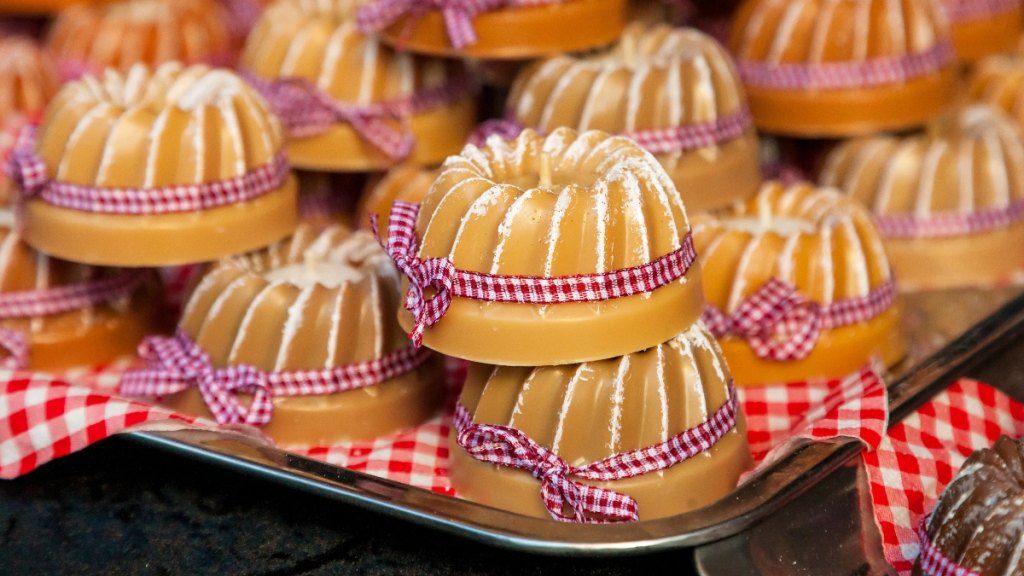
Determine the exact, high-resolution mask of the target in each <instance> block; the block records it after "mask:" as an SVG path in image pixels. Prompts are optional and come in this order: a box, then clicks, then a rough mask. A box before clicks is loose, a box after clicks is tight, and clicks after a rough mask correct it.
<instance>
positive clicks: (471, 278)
mask: <svg viewBox="0 0 1024 576" xmlns="http://www.w3.org/2000/svg"><path fill="white" fill-rule="evenodd" d="M419 210H420V206H419V204H410V203H408V202H395V203H394V204H392V205H391V216H390V221H389V223H388V238H387V243H386V245H385V246H384V249H385V250H386V251H387V253H388V255H389V256H391V259H392V260H394V261H395V266H396V267H398V269H399V270H400V271H401V272H402V273H404V274H405V275H406V276H407V277H408V279H409V288H408V291H407V293H406V302H405V307H406V309H407V310H408V311H409V312H410V313H412V315H413V318H414V319H415V321H416V324H415V327H414V329H413V331H412V333H411V334H409V338H411V339H412V341H413V342H414V343H415V345H416V346H420V345H421V344H422V343H423V332H424V330H426V328H428V327H430V326H433V325H434V324H436V323H437V322H438V321H440V320H441V318H442V317H443V316H444V314H445V312H447V311H448V307H449V306H450V305H451V302H452V298H453V297H459V298H471V299H474V300H484V301H488V302H514V303H517V304H539V305H544V304H562V303H566V302H600V301H603V300H611V299H613V298H622V297H626V296H632V295H634V294H641V293H646V292H653V291H654V290H657V289H658V288H660V287H662V286H664V285H666V284H669V283H671V282H674V281H676V280H678V279H680V278H682V277H683V276H685V275H686V272H687V271H688V270H689V269H690V266H691V265H692V264H693V261H694V260H695V259H696V258H697V253H696V251H695V250H694V247H693V235H692V234H690V233H689V232H687V234H686V238H684V240H683V243H682V246H680V247H679V248H677V249H676V250H674V251H672V252H669V253H668V254H665V255H664V256H661V257H660V258H657V259H656V260H654V261H652V262H648V263H647V264H643V265H640V266H634V267H632V268H622V269H618V270H612V271H610V272H601V273H595V274H579V275H575V276H550V277H549V276H503V275H497V274H485V273H482V272H467V271H465V270H459V269H457V268H455V265H454V264H453V263H452V262H451V260H449V259H447V258H430V259H427V260H423V259H421V258H420V257H419V254H418V252H419V246H418V240H417V238H416V217H417V215H418V214H419ZM370 226H371V227H372V229H373V233H374V234H375V235H376V236H377V239H378V241H380V233H379V230H378V228H377V218H376V216H371V218H370ZM428 289H429V290H433V291H434V294H433V295H432V296H430V297H429V298H427V297H426V291H427V290H428Z"/></svg>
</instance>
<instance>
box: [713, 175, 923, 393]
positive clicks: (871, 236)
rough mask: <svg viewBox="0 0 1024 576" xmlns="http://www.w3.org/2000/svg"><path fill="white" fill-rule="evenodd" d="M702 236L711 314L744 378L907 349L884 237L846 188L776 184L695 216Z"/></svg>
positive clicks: (854, 362)
mask: <svg viewBox="0 0 1024 576" xmlns="http://www.w3.org/2000/svg"><path fill="white" fill-rule="evenodd" d="M693 234H694V241H695V244H696V246H697V253H698V254H700V257H701V262H702V265H703V269H704V270H703V283H704V295H705V298H706V299H707V306H708V311H707V312H706V314H705V321H706V322H707V323H708V325H709V326H710V327H711V329H712V331H713V332H714V333H715V335H716V336H717V337H718V338H719V343H720V344H721V346H722V349H723V351H724V353H725V358H726V359H727V360H728V363H729V366H730V368H731V369H732V373H733V376H734V378H735V379H736V382H737V383H738V384H740V385H748V384H766V383H778V382H796V381H803V380H807V379H810V378H822V377H824V378H836V377H842V376H845V375H847V374H850V373H853V372H855V371H856V370H857V369H858V368H860V367H862V366H864V365H865V364H866V363H868V362H869V361H871V359H872V358H874V357H876V356H878V357H881V359H882V360H883V361H884V362H885V363H886V365H892V364H894V363H895V362H896V361H898V360H900V359H902V357H903V355H904V354H905V352H906V346H905V344H904V342H903V339H902V335H901V333H900V314H899V309H898V307H897V305H896V302H895V288H894V285H893V277H892V273H891V271H890V269H889V261H888V259H887V258H886V253H885V249H884V248H883V245H882V241H881V238H880V237H879V236H878V232H877V231H876V230H875V227H874V226H873V225H872V223H871V218H870V215H869V214H868V212H867V211H866V210H864V209H863V208H862V207H860V206H859V205H857V204H856V203H855V202H854V201H853V200H851V199H849V198H845V197H844V196H843V195H842V194H840V193H839V192H838V191H836V190H822V189H816V188H815V187H814V186H812V185H810V184H794V185H791V186H788V187H787V186H785V185H783V184H781V183H779V182H768V183H766V184H765V185H764V187H763V188H762V189H761V191H760V192H759V193H758V194H757V196H755V197H754V198H753V199H751V200H750V201H748V202H747V203H741V204H736V205H735V206H733V207H732V208H730V209H729V210H726V211H723V212H721V213H718V214H716V215H697V216H695V217H694V220H693ZM767 309H770V310H771V314H764V315H762V314H761V313H760V312H759V311H763V310H767Z"/></svg>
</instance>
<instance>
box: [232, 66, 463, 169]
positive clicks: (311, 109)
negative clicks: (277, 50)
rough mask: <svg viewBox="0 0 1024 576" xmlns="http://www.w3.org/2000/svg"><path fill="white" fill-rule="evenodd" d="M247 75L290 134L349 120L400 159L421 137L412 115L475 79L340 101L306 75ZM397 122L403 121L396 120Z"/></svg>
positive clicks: (312, 132)
mask: <svg viewBox="0 0 1024 576" xmlns="http://www.w3.org/2000/svg"><path fill="white" fill-rule="evenodd" d="M246 80H248V81H249V83H250V84H252V86H253V87H254V88H255V89H256V90H257V91H258V92H259V93H260V94H261V95H262V96H263V98H264V99H265V100H266V101H267V103H269V104H270V107H271V109H273V110H274V113H275V114H277V115H278V116H279V117H280V118H281V120H282V121H283V123H284V125H285V127H287V129H288V135H289V136H291V137H293V138H308V137H310V136H316V135H318V134H323V133H324V132H326V131H328V130H330V129H331V128H332V127H333V126H334V125H336V124H339V123H347V124H349V125H350V126H351V127H352V129H353V130H355V131H356V132H357V133H358V134H359V135H360V136H362V138H363V139H365V140H366V141H367V142H368V143H369V144H370V145H372V146H373V147H375V148H377V149H378V150H380V151H381V152H383V153H384V154H385V155H386V156H387V157H388V158H391V159H393V160H399V159H402V158H405V157H406V156H408V155H409V154H410V153H411V152H412V147H413V145H414V144H415V139H414V138H413V134H412V132H411V131H410V127H409V118H410V117H411V116H412V115H413V114H418V113H421V112H425V111H428V110H432V109H435V108H438V107H440V106H444V105H446V104H449V103H451V102H454V101H455V100H458V99H460V98H462V97H464V96H466V95H467V94H468V93H469V92H470V90H471V88H472V83H471V82H470V80H469V78H468V77H467V76H465V75H459V76H455V77H453V78H450V79H449V80H448V81H447V82H445V83H444V84H442V85H439V86H436V87H433V88H425V89H422V90H419V91H417V92H416V93H414V94H413V95H411V96H410V97H408V98H398V99H394V100H387V101H383V102H374V103H372V104H349V103H343V102H337V101H335V100H334V99H333V98H331V97H330V96H329V95H327V94H325V93H324V92H323V91H321V90H320V89H318V88H317V87H316V86H314V85H313V84H312V83H310V82H308V81H306V80H304V79H302V78H283V79H278V80H266V79H264V78H260V77H258V76H256V75H254V74H247V75H246ZM396 124H397V126H396Z"/></svg>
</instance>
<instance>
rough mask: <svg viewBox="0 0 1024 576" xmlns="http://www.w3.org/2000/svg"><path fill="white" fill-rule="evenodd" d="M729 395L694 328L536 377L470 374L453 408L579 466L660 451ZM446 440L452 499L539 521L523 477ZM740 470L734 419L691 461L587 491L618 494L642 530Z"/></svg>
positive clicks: (703, 336) (533, 493) (529, 371)
mask: <svg viewBox="0 0 1024 576" xmlns="http://www.w3.org/2000/svg"><path fill="white" fill-rule="evenodd" d="M734 394H735V392H734V391H733V390H732V389H731V382H730V380H729V371H728V368H727V367H726V366H725V363H724V361H723V360H722V357H721V352H720V351H719V350H718V347H717V345H716V344H715V340H714V337H713V336H711V334H709V333H708V332H707V330H706V329H705V328H704V327H703V326H702V325H700V324H694V325H692V326H691V327H690V328H688V329H687V330H685V331H684V332H682V333H681V334H679V335H678V336H676V337H675V338H672V339H671V340H669V341H668V342H665V343H664V344H660V345H658V346H654V347H652V348H649V349H647V350H644V351H642V352H636V353H633V354H627V355H624V356H619V357H616V358H612V359H608V360H597V361H592V362H584V363H581V364H567V365H559V366H543V367H539V368H531V367H507V366H489V365H484V364H474V365H473V366H472V367H471V368H470V371H469V376H468V378H467V380H466V386H465V389H464V390H463V392H462V396H461V402H462V405H463V406H464V407H465V409H466V410H467V411H468V413H469V414H470V415H472V418H473V421H474V422H475V423H484V424H494V425H499V426H508V427H511V428H515V429H517V430H521V431H522V432H524V433H525V434H526V435H528V436H529V437H530V438H532V439H533V440H534V441H535V442H538V443H539V444H541V445H542V446H544V447H546V448H548V449H550V450H551V451H552V452H554V453H556V454H558V456H559V457H560V458H561V459H562V460H565V461H566V462H571V463H573V464H574V465H579V464H578V463H581V462H585V463H592V462H600V461H602V460H606V459H609V458H612V457H615V456H616V455H619V454H624V453H629V452H633V451H637V450H642V449H645V448H648V447H650V446H656V445H658V444H661V443H663V442H666V441H670V440H671V439H672V437H674V436H676V435H677V434H679V433H680V432H682V431H685V430H687V429H691V428H694V427H696V426H700V425H701V424H703V423H704V422H705V421H707V420H708V419H709V417H711V416H712V415H714V414H716V412H718V411H720V410H722V407H723V406H728V405H729V402H730V397H731V395H734ZM455 440H456V439H455V438H453V444H454V445H453V446H452V451H451V454H452V462H451V474H452V482H453V483H454V485H455V486H457V487H458V490H459V494H460V495H461V496H463V497H465V498H469V499H472V500H476V501H479V502H483V503H484V504H488V505H490V506H495V507H498V508H504V509H506V510H515V511H516V512H519V513H521V514H529V515H531V516H540V517H547V516H548V510H547V509H545V506H544V502H543V500H542V499H540V498H538V497H537V480H536V479H535V478H534V477H533V476H531V475H530V474H529V473H526V472H519V473H512V474H510V473H508V471H507V470H503V469H501V468H499V467H497V466H494V465H491V464H488V463H486V462H480V461H477V460H474V459H473V458H472V457H471V456H470V455H469V454H467V452H466V451H464V450H462V449H460V448H459V446H458V444H457V442H455ZM749 465H750V455H749V451H748V449H747V443H746V437H745V430H744V427H743V422H742V419H740V421H739V422H738V423H737V424H736V425H735V426H733V427H731V428H729V429H728V430H727V431H724V433H723V434H722V436H721V437H720V438H719V439H717V441H716V442H715V443H714V445H713V446H712V447H711V448H709V449H708V450H707V451H706V452H703V453H701V454H700V455H699V457H696V458H693V459H689V460H684V461H682V462H679V463H678V464H675V465H674V466H671V467H669V468H667V469H664V470H659V471H655V472H651V473H648V474H643V475H640V476H636V477H633V478H626V479H622V480H614V481H607V482H597V483H595V485H599V486H603V487H605V488H609V489H612V490H615V491H617V492H621V493H624V494H628V495H629V496H631V497H632V498H634V499H635V500H636V502H637V505H638V506H639V510H640V515H641V517H642V518H643V519H644V520H650V519H654V518H662V517H665V516H672V515H675V514H682V513H683V512H688V511H690V510H693V509H696V508H700V507H702V506H705V505H707V504H710V503H711V502H714V501H715V500H717V499H719V498H721V497H722V496H724V495H726V494H727V493H728V492H729V491H731V490H732V488H733V487H734V486H735V484H736V479H737V478H739V475H740V474H741V473H742V472H743V471H744V470H745V469H746V468H747V467H748V466H749ZM698 486H699V487H700V489H696V487H698Z"/></svg>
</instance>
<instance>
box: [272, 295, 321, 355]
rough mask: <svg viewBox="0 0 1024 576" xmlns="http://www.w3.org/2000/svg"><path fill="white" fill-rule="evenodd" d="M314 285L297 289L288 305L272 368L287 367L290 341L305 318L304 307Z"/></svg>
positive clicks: (290, 347)
mask: <svg viewBox="0 0 1024 576" xmlns="http://www.w3.org/2000/svg"><path fill="white" fill-rule="evenodd" d="M315 289H316V287H314V286H311V287H309V288H303V289H302V290H300V291H299V297H298V298H296V299H295V302H294V303H293V304H292V305H291V306H289V307H288V319H287V320H285V323H284V331H283V332H282V334H281V346H280V348H278V351H277V361H276V362H275V363H274V370H285V369H286V368H287V367H288V356H289V354H290V353H291V349H292V342H293V341H294V340H295V336H296V335H297V334H298V333H299V330H301V329H302V323H303V320H304V319H305V313H306V307H307V306H308V305H309V299H310V298H311V297H312V296H313V291H314V290H315Z"/></svg>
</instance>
